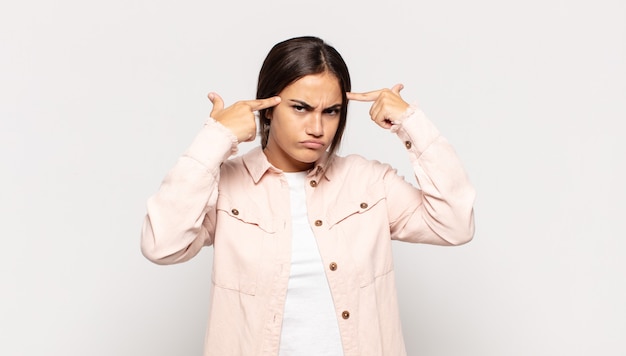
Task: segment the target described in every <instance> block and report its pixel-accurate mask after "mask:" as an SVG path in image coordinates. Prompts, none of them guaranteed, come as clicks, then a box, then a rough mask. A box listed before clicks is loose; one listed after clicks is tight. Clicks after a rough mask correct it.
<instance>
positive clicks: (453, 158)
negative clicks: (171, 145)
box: [141, 110, 475, 356]
mask: <svg viewBox="0 0 626 356" xmlns="http://www.w3.org/2000/svg"><path fill="white" fill-rule="evenodd" d="M392 131H394V132H396V134H397V135H398V136H399V137H400V139H401V141H402V143H403V144H404V145H405V147H406V150H407V153H408V156H409V158H410V160H411V162H412V165H413V168H414V171H415V176H416V178H417V182H418V184H419V186H420V188H421V189H417V188H416V187H414V186H413V185H411V184H409V183H407V182H406V181H405V180H404V179H403V178H401V177H400V176H398V175H397V174H396V171H395V170H394V169H392V168H391V167H390V166H388V165H386V164H382V163H379V162H376V161H370V160H366V159H364V158H362V157H360V156H357V155H350V156H347V157H338V156H333V157H325V158H324V159H322V160H321V161H320V162H318V163H317V164H316V167H315V168H314V169H312V170H311V171H310V172H309V174H308V177H307V184H306V188H305V189H306V199H307V211H308V214H309V222H310V224H311V229H312V230H313V233H314V235H315V238H316V240H317V245H318V247H319V251H320V254H321V257H322V261H323V263H324V267H325V271H326V276H327V279H328V283H329V285H330V290H331V292H332V297H333V301H334V304H335V310H336V315H337V320H338V323H339V330H340V333H341V341H342V344H343V350H344V355H345V356H357V355H359V356H366V355H376V356H382V355H384V356H396V355H406V351H405V346H404V340H403V336H402V330H401V323H400V313H399V310H398V303H397V297H396V285H395V278H394V265H393V261H392V249H391V241H392V240H400V241H407V242H415V243H428V244H438V245H459V244H462V243H465V242H467V241H469V240H471V239H472V236H473V233H474V219H473V208H472V207H473V202H474V196H475V193H474V189H473V188H472V186H471V184H470V183H469V181H468V178H467V176H466V173H465V171H464V169H463V168H462V165H461V162H460V161H459V159H458V157H457V155H456V154H455V152H454V150H453V148H452V147H451V146H450V144H449V143H448V142H447V140H446V139H445V138H444V137H442V136H441V135H440V134H439V132H438V130H437V129H436V128H435V126H434V125H433V124H432V123H431V122H430V121H429V120H428V119H427V118H426V117H425V116H424V114H423V113H422V112H421V111H420V110H416V111H415V112H414V113H412V114H411V115H410V116H408V118H406V119H405V120H404V121H403V122H402V123H401V124H398V125H395V126H394V128H393V129H392ZM236 147H237V142H236V138H235V137H234V136H233V135H232V133H230V131H229V130H228V129H226V128H225V127H224V126H222V125H221V124H218V123H216V122H214V121H213V120H212V119H211V120H209V121H208V122H207V124H206V125H205V126H204V127H203V129H202V130H201V131H200V133H199V134H198V136H197V137H196V139H195V140H194V141H193V143H192V144H191V146H190V147H189V149H188V150H187V151H186V153H185V154H184V155H183V156H182V157H180V159H179V160H178V162H177V163H176V165H175V166H174V168H173V169H172V170H171V171H170V172H169V173H168V174H167V176H166V177H165V179H164V181H163V183H162V185H161V187H160V189H159V190H158V192H157V193H156V194H155V195H154V196H152V197H151V198H150V199H149V200H148V204H147V209H148V213H147V216H146V218H145V222H144V225H143V230H142V239H141V248H142V252H143V254H144V255H145V256H146V257H147V258H148V259H150V260H151V261H153V262H155V263H158V264H172V263H178V262H183V261H186V260H188V259H190V258H192V257H193V256H195V255H196V254H197V253H198V251H199V250H200V249H201V248H202V247H203V246H209V245H213V247H214V260H213V273H212V281H213V283H212V288H211V302H210V308H209V315H210V317H209V321H208V327H207V332H206V340H205V353H204V354H205V356H209V355H217V356H230V355H242V356H254V355H267V356H270V355H271V356H276V355H277V354H278V349H279V343H280V334H281V324H282V315H283V307H284V303H285V296H286V293H287V282H288V279H289V269H290V260H291V217H290V213H291V209H290V207H289V201H290V200H289V187H288V185H287V181H286V180H285V178H284V177H283V175H282V172H281V171H280V170H279V169H277V168H275V167H273V166H272V165H271V164H270V163H269V162H268V161H267V159H266V157H265V155H264V154H263V152H262V151H261V149H260V148H257V149H253V150H252V151H250V152H248V153H246V154H244V155H242V156H237V157H235V158H232V159H229V157H230V156H231V154H233V153H234V152H236Z"/></svg>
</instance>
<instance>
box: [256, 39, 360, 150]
mask: <svg viewBox="0 0 626 356" xmlns="http://www.w3.org/2000/svg"><path fill="white" fill-rule="evenodd" d="M324 72H328V73H331V74H333V75H334V76H335V77H336V78H337V80H338V81H339V87H340V89H341V112H340V116H339V125H338V127H337V132H336V133H335V137H333V140H332V142H331V144H330V148H329V152H330V153H331V154H332V153H334V152H335V151H336V150H337V148H339V144H340V143H341V138H342V136H343V131H344V129H345V127H346V118H347V116H348V99H347V98H346V92H349V91H350V89H351V84H350V73H349V72H348V66H347V65H346V63H345V62H344V60H343V58H341V55H340V54H339V52H337V50H336V49H335V48H333V47H332V46H330V45H329V44H327V43H325V42H324V41H323V40H322V39H320V38H317V37H312V36H303V37H295V38H291V39H288V40H286V41H283V42H280V43H277V44H276V45H274V47H272V49H271V50H270V51H269V53H268V54H267V57H265V60H264V61H263V66H262V67H261V71H260V72H259V82H258V85H257V92H256V97H257V99H263V98H269V97H272V96H275V95H278V94H279V93H280V92H281V91H282V90H283V89H285V88H286V87H287V86H289V85H290V84H291V83H293V82H295V81H296V80H298V79H300V78H302V77H304V76H307V75H310V74H320V73H324ZM271 110H272V108H268V109H263V110H260V111H259V127H260V133H261V146H262V147H263V148H265V146H266V145H267V139H268V137H269V131H270V120H269V119H268V117H269V116H270V115H269V114H271Z"/></svg>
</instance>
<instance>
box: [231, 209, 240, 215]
mask: <svg viewBox="0 0 626 356" xmlns="http://www.w3.org/2000/svg"><path fill="white" fill-rule="evenodd" d="M230 212H231V213H233V215H239V210H237V209H233V210H231V211H230Z"/></svg>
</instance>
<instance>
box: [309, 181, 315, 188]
mask: <svg viewBox="0 0 626 356" xmlns="http://www.w3.org/2000/svg"><path fill="white" fill-rule="evenodd" d="M309 184H310V185H311V187H313V188H315V187H317V182H316V181H314V180H312V181H310V182H309Z"/></svg>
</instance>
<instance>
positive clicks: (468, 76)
mask: <svg viewBox="0 0 626 356" xmlns="http://www.w3.org/2000/svg"><path fill="white" fill-rule="evenodd" d="M309 34H311V35H317V36H320V37H322V38H324V39H325V40H327V41H328V42H329V43H330V44H332V45H334V46H335V47H336V48H337V49H338V50H339V51H340V52H341V53H342V55H343V56H344V58H345V60H346V61H347V63H348V65H349V68H350V70H351V74H352V78H353V84H354V85H353V88H354V90H355V91H366V90H373V89H378V88H381V87H390V86H392V85H393V84H395V83H397V82H402V83H404V84H405V87H406V89H405V90H404V91H403V95H404V97H405V98H406V99H407V100H408V101H418V102H419V103H420V105H421V106H422V108H423V109H424V111H425V112H426V113H427V114H428V115H429V116H430V117H431V119H432V120H433V121H434V122H435V123H436V125H437V126H438V127H439V129H440V130H441V131H442V133H443V134H444V135H445V136H446V137H447V138H448V139H449V140H450V141H451V142H452V143H453V145H454V146H455V148H456V149H457V151H458V153H459V155H460V156H461V158H462V160H463V162H464V164H465V166H466V168H467V170H468V172H469V175H470V178H471V180H472V182H473V183H474V185H475V187H476V188H477V192H478V197H477V201H476V205H475V208H476V223H477V230H476V235H475V240H474V241H473V242H471V243H470V244H468V245H464V246H462V247H454V248H444V247H435V246H425V245H409V244H395V245H394V253H395V255H396V273H397V278H398V283H399V298H400V302H401V308H402V315H403V324H404V333H405V338H406V341H407V347H408V351H409V354H410V355H421V356H444V355H450V356H458V355H461V356H462V355H468V356H473V355H476V356H479V355H480V356H515V355H533V356H536V355H568V356H571V355H581V356H582V355H625V354H626V341H625V335H626V302H625V301H626V278H625V277H626V272H625V271H626V262H625V257H626V242H625V241H624V240H625V238H626V226H625V222H624V221H625V219H624V214H625V213H626V209H625V208H624V203H625V201H626V200H625V199H626V194H625V189H624V183H623V182H624V181H625V180H626V175H625V173H624V163H625V156H626V144H625V143H624V140H623V139H622V138H621V137H622V136H624V135H623V130H622V128H623V123H622V121H624V119H626V2H624V1H623V0H613V1H611V0H594V1H591V0H587V1H576V0H572V1H561V0H527V1H496V0H477V1H471V2H470V1H462V0H441V1H421V0H417V1H408V0H407V1H395V0H389V1H383V2H381V1H375V2H374V1H355V0H353V1H326V0H319V1H310V2H298V1H275V2H265V1H247V2H241V1H220V2H217V1H213V2H211V1H176V2H174V1H162V0H161V1H141V0H110V1H106V2H105V1H99V2H95V1H91V2H90V1H79V0H59V1H44V0H33V1H12V2H10V3H9V2H8V1H5V2H3V3H2V5H0V45H1V47H0V51H1V52H0V118H1V124H0V164H1V165H0V167H1V168H0V169H1V174H0V219H1V220H0V221H1V223H0V237H1V242H2V244H1V247H2V249H1V253H2V255H3V256H2V258H1V262H0V268H1V269H0V273H1V274H0V277H1V279H0V282H1V288H2V292H1V294H0V313H1V314H0V328H1V330H0V354H1V355H7V356H17V355H29V356H30V355H77V356H78V355H80V356H84V355H90V356H100V355H103V356H104V355H106V356H111V355H116V356H118V355H121V356H126V355H128V356H131V355H132V356H135V355H151V356H161V355H163V356H165V355H200V354H201V350H202V348H203V336H204V331H205V325H206V319H207V309H208V296H209V288H210V269H211V259H212V250H211V248H206V249H205V250H203V251H202V252H201V253H200V254H199V255H198V256H197V257H196V258H195V259H193V260H192V261H190V262H187V263H184V264H181V265H176V266H166V267H162V266H157V265H154V264H152V263H150V262H148V261H147V260H146V259H144V258H143V256H142V255H141V253H140V250H139V233H140V227H141V223H142V219H143V215H144V213H145V202H146V200H147V198H148V197H149V196H150V195H151V194H153V193H154V192H155V191H156V190H157V188H158V186H159V184H160V181H161V179H162V177H163V176H164V175H165V173H166V172H167V170H168V169H169V168H170V167H171V166H172V165H173V164H174V162H175V161H176V159H177V157H178V156H179V155H180V154H181V153H182V152H183V151H184V149H185V148H186V147H187V145H188V144H189V143H190V142H191V140H192V138H193V137H194V136H195V133H196V132H197V131H198V130H199V129H200V127H201V125H202V123H203V122H204V120H205V118H206V117H207V115H208V113H209V112H210V103H209V101H208V100H207V99H206V94H207V93H208V92H209V91H217V92H218V93H220V94H222V96H223V97H224V99H225V100H226V101H227V103H232V102H233V101H235V100H240V99H249V98H253V97H254V93H255V88H256V77H257V74H258V70H259V68H260V65H261V61H262V59H263V58H264V56H265V54H266V53H267V51H268V50H269V49H270V47H271V46H272V45H273V44H275V43H276V42H279V41H281V40H284V39H287V38H289V37H293V36H297V35H309ZM350 110H351V111H350V116H349V120H350V121H349V124H348V128H347V134H346V137H345V144H344V146H343V147H342V150H341V153H342V154H347V153H360V154H362V155H364V156H366V157H369V158H372V159H379V160H382V161H385V162H388V163H391V164H392V165H394V166H395V167H397V169H398V170H399V172H400V173H401V174H403V175H405V176H407V177H409V179H411V178H410V175H411V173H410V170H409V168H410V167H409V164H408V160H407V158H406V156H405V153H404V150H403V148H402V144H401V142H400V141H399V140H398V139H397V138H396V137H395V136H393V135H391V134H389V133H388V132H385V131H384V130H382V129H380V128H378V127H376V126H374V125H373V124H372V123H371V122H370V120H369V118H368V116H367V110H368V107H367V105H366V104H363V103H352V104H351V109H350ZM248 147H252V145H249V146H243V147H242V151H246V150H247V149H248Z"/></svg>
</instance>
